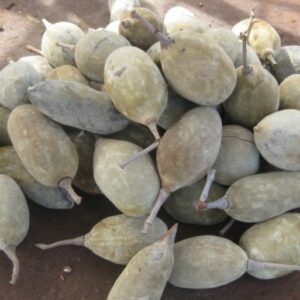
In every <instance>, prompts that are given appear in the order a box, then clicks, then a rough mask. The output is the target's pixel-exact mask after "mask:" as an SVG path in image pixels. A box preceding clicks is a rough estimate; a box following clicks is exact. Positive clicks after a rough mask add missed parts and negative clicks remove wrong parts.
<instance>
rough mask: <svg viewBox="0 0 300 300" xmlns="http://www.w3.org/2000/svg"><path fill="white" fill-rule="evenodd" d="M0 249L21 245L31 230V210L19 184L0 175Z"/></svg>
mask: <svg viewBox="0 0 300 300" xmlns="http://www.w3.org/2000/svg"><path fill="white" fill-rule="evenodd" d="M0 190H1V201H0V216H1V217H0V249H2V250H3V248H5V247H6V246H13V247H16V246H17V245H19V244H20V243H21V242H22V241H23V239H24V238H25V236H26V235H27V232H28V229H29V209H28V206H27V202H26V199H25V197H24V194H23V193H22V191H21V189H20V188H19V186H18V185H17V183H16V182H15V181H14V180H13V179H12V178H10V177H9V176H7V175H3V174H0Z"/></svg>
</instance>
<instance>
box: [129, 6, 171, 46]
mask: <svg viewBox="0 0 300 300" xmlns="http://www.w3.org/2000/svg"><path fill="white" fill-rule="evenodd" d="M131 17H132V18H134V19H138V20H140V21H141V22H142V24H143V26H144V27H145V28H146V29H147V30H148V31H149V32H151V33H152V34H154V35H155V37H156V39H157V40H159V41H160V44H161V47H162V48H167V47H169V46H170V45H171V44H172V43H173V41H172V39H171V38H170V37H169V36H167V35H166V34H163V33H162V32H160V31H158V30H157V29H156V28H155V27H154V26H153V25H152V24H151V23H150V22H149V21H148V20H146V19H145V18H144V17H142V16H141V15H139V14H138V13H137V12H136V11H135V10H133V11H132V12H131Z"/></svg>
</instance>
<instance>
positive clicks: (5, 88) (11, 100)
mask: <svg viewBox="0 0 300 300" xmlns="http://www.w3.org/2000/svg"><path fill="white" fill-rule="evenodd" d="M39 81H40V76H39V75H38V73H37V72H36V70H35V69H34V68H33V67H32V66H31V65H30V64H29V63H28V62H16V63H11V64H9V65H7V66H6V67H5V68H3V69H2V70H1V71H0V105H2V106H4V107H6V108H8V109H10V110H12V109H14V108H16V107H17V106H19V105H22V104H25V103H28V102H29V99H28V97H27V89H28V88H29V87H30V86H33V85H35V84H37V83H38V82H39Z"/></svg>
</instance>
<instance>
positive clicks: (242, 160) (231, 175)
mask: <svg viewBox="0 0 300 300" xmlns="http://www.w3.org/2000/svg"><path fill="white" fill-rule="evenodd" d="M259 167H260V156H259V152H258V150H257V148H256V145H255V143H254V136H253V133H252V132H251V131H250V130H248V129H246V128H244V127H242V126H239V125H225V126H223V132H222V144H221V148H220V152H219V155H218V158H217V161H216V163H215V165H214V169H216V170H217V171H216V176H215V182H217V183H219V184H222V185H225V186H229V185H231V184H233V183H234V182H235V181H237V180H239V179H240V178H242V177H246V176H249V175H252V174H255V173H257V172H258V170H259ZM216 199H217V198H216Z"/></svg>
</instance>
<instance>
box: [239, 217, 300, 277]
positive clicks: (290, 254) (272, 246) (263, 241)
mask: <svg viewBox="0 0 300 300" xmlns="http://www.w3.org/2000/svg"><path fill="white" fill-rule="evenodd" d="M299 228H300V214H297V213H287V214H284V215H282V216H279V217H276V218H274V219H271V220H269V221H265V222H263V223H259V224H256V225H253V226H252V227H251V228H249V229H248V230H247V231H246V232H245V233H244V234H243V235H242V237H241V239H240V242H239V244H240V246H241V247H242V248H243V249H244V250H245V252H246V253H247V255H248V257H249V258H251V259H254V260H258V261H272V262H275V263H281V264H295V265H300V257H299V241H300V231H299ZM248 272H249V274H250V275H251V276H254V277H256V278H260V279H273V278H278V277H281V276H283V275H286V274H288V273H290V272H292V271H291V270H253V271H248Z"/></svg>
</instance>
